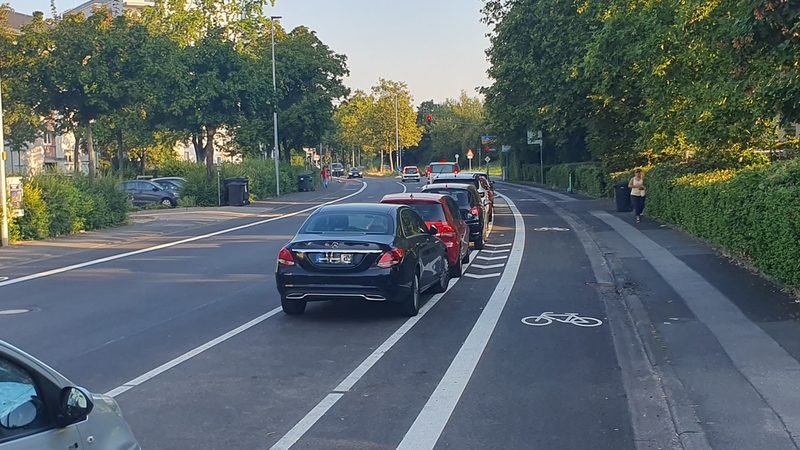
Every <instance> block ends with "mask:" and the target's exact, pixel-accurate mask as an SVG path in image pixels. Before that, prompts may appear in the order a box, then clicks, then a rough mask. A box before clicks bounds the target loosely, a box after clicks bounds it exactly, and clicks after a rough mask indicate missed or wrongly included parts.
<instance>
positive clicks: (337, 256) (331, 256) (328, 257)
mask: <svg viewBox="0 0 800 450" xmlns="http://www.w3.org/2000/svg"><path fill="white" fill-rule="evenodd" d="M317 262H318V263H320V264H353V255H352V254H351V253H333V252H329V253H322V254H320V255H319V256H317Z"/></svg>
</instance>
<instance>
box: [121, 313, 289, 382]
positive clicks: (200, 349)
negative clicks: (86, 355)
mask: <svg viewBox="0 0 800 450" xmlns="http://www.w3.org/2000/svg"><path fill="white" fill-rule="evenodd" d="M280 311H281V308H280V307H277V308H275V309H273V310H272V311H269V312H267V313H264V314H262V315H260V316H258V317H256V318H255V319H253V320H251V321H249V322H247V323H245V324H243V325H240V326H238V327H236V328H234V329H233V330H231V331H228V332H227V333H225V334H223V335H222V336H219V337H216V338H214V339H212V340H210V341H208V342H206V343H205V344H203V345H201V346H199V347H195V348H193V349H192V350H189V351H188V352H186V353H184V354H182V355H180V356H178V357H177V358H175V359H173V360H171V361H169V362H167V363H164V364H162V365H160V366H158V367H156V368H155V369H153V370H151V371H149V372H147V373H145V374H143V375H140V376H138V377H136V378H134V379H132V380H130V381H128V382H127V383H124V384H122V385H121V386H118V387H116V388H114V389H112V390H110V391H108V392H106V395H108V396H110V397H116V396H118V395H120V394H122V393H125V392H127V391H129V390H131V389H133V388H135V387H136V386H139V385H140V384H142V383H144V382H146V381H148V380H151V379H153V378H155V377H157V376H159V375H161V374H162V373H164V372H166V371H168V370H169V369H172V368H173V367H175V366H177V365H178V364H181V363H183V362H186V361H188V360H190V359H192V358H194V357H195V356H197V355H199V354H200V353H203V352H204V351H206V350H208V349H210V348H213V347H215V346H217V345H218V344H221V343H223V342H225V341H227V340H228V339H230V338H232V337H234V336H236V335H237V334H239V333H242V332H244V331H247V330H249V329H250V328H253V327H254V326H256V325H258V324H260V323H261V322H263V321H265V320H267V319H269V318H270V317H272V316H274V315H275V314H278V313H279V312H280Z"/></svg>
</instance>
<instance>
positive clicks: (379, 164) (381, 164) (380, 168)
mask: <svg viewBox="0 0 800 450" xmlns="http://www.w3.org/2000/svg"><path fill="white" fill-rule="evenodd" d="M378 171H379V172H381V173H383V148H381V161H380V162H379V163H378Z"/></svg>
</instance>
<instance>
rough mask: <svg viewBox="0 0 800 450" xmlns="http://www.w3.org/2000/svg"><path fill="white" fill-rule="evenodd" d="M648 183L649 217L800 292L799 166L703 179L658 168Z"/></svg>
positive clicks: (724, 173)
mask: <svg viewBox="0 0 800 450" xmlns="http://www.w3.org/2000/svg"><path fill="white" fill-rule="evenodd" d="M646 179H647V198H648V204H647V211H648V214H650V215H652V216H653V217H656V218H658V219H660V220H663V221H665V222H669V223H672V224H675V225H677V226H679V227H681V228H683V229H685V230H686V231H688V232H689V233H692V234H694V235H695V236H698V237H701V238H703V239H706V240H708V241H709V242H711V243H712V244H715V245H718V246H720V247H722V248H723V249H725V250H727V251H728V252H730V253H731V254H733V255H734V256H738V257H742V258H744V259H747V260H749V261H751V262H752V264H753V265H754V266H755V267H757V268H758V269H760V270H761V271H763V272H764V273H765V274H767V275H769V276H771V277H773V278H775V279H776V280H778V281H780V282H783V283H785V284H787V285H789V286H791V287H795V288H796V287H800V160H792V161H785V162H780V163H775V164H773V165H771V166H768V167H765V166H763V165H759V166H756V167H751V168H745V169H738V170H736V169H726V170H717V171H713V172H702V173H692V170H691V168H688V167H686V166H663V167H662V166H657V167H656V168H654V169H653V170H651V171H650V173H649V174H648V175H647V177H646Z"/></svg>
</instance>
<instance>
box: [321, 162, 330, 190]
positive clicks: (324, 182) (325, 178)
mask: <svg viewBox="0 0 800 450" xmlns="http://www.w3.org/2000/svg"><path fill="white" fill-rule="evenodd" d="M320 175H321V176H322V185H323V186H325V187H326V188H327V187H328V181H329V179H330V178H331V172H330V171H329V170H328V166H322V172H321V173H320Z"/></svg>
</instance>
